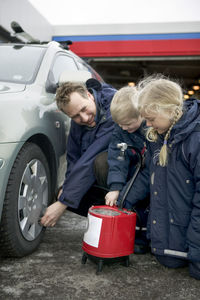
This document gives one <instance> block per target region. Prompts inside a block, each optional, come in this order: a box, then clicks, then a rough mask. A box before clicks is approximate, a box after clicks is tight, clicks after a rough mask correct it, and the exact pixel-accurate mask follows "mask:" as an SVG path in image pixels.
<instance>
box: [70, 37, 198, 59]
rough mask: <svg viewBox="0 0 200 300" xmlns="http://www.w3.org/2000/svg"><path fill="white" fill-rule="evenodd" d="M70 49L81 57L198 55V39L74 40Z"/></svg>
mask: <svg viewBox="0 0 200 300" xmlns="http://www.w3.org/2000/svg"><path fill="white" fill-rule="evenodd" d="M70 49H71V50H72V51H73V52H75V53H76V54H77V55H79V56H82V57H105V56H111V57H115V56H116V57H118V56H172V55H179V56H180V55H186V56H189V55H200V39H189V40H185V39H183V40H147V41H123V42H121V41H119V42H118V41H97V42H74V43H73V44H72V45H71V46H70Z"/></svg>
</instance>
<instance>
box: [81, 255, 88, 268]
mask: <svg viewBox="0 0 200 300" xmlns="http://www.w3.org/2000/svg"><path fill="white" fill-rule="evenodd" d="M86 261H87V255H86V254H85V253H83V256H82V259H81V263H82V264H83V265H85V264H86Z"/></svg>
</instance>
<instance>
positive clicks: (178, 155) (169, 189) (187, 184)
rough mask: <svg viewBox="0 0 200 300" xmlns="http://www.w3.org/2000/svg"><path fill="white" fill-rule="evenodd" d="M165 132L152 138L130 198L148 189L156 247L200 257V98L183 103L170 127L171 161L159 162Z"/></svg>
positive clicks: (157, 250)
mask: <svg viewBox="0 0 200 300" xmlns="http://www.w3.org/2000/svg"><path fill="white" fill-rule="evenodd" d="M162 145H163V138H162V137H160V138H159V140H158V141H157V142H156V143H148V146H147V148H148V151H147V156H146V165H147V167H148V168H145V169H144V170H143V172H141V173H140V174H139V175H138V177H137V179H136V181H135V183H134V185H133V187H132V189H131V191H130V192H129V194H128V196H127V199H126V201H125V207H127V208H129V207H132V206H133V205H135V203H136V202H138V201H139V200H141V199H143V198H144V196H145V195H146V194H147V193H148V192H149V190H150V194H151V199H150V214H149V220H148V237H149V238H150V239H151V247H152V252H154V253H155V254H158V255H170V256H176V257H180V258H185V259H189V260H190V261H196V262H200V101H198V100H195V99H191V100H187V101H186V102H185V103H184V114H183V116H182V117H181V119H180V120H179V121H178V122H177V123H176V124H175V126H174V127H173V129H172V130H171V135H170V138H169V141H168V148H169V151H170V153H169V161H168V165H167V166H166V167H161V166H159V163H158V155H159V151H160V148H161V146H162Z"/></svg>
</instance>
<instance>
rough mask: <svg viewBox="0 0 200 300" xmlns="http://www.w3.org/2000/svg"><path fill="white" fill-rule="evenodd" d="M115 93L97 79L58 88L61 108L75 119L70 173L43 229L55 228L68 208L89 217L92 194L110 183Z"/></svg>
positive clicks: (69, 145) (70, 142) (69, 144)
mask: <svg viewBox="0 0 200 300" xmlns="http://www.w3.org/2000/svg"><path fill="white" fill-rule="evenodd" d="M115 92H116V90H115V89H114V88H112V87H111V86H109V85H107V84H104V83H103V84H101V83H100V82H99V81H97V80H95V79H89V80H87V82H86V84H85V85H84V84H82V83H75V82H67V83H63V84H62V85H61V86H60V87H59V88H58V90H57V94H56V101H57V106H58V108H59V109H61V110H62V111H63V112H64V113H65V114H67V115H68V116H69V117H70V118H71V128H70V133H69V137H68V142H67V172H66V175H65V181H64V184H63V187H62V190H61V192H60V193H59V195H58V200H57V201H56V202H55V203H53V204H52V205H50V206H49V207H48V208H47V210H46V212H45V214H44V216H43V217H42V218H41V224H42V225H43V226H45V227H47V226H54V225H55V224H56V222H57V221H58V219H59V218H60V217H61V215H62V214H63V213H64V211H65V210H66V208H68V209H70V210H72V211H74V212H76V213H78V214H81V215H87V210H88V208H89V206H91V205H92V204H93V203H92V202H94V201H93V200H91V199H90V196H91V194H90V195H89V194H88V191H89V190H90V188H91V187H92V185H93V184H94V183H95V182H96V181H97V183H100V184H101V185H104V182H106V176H107V156H106V154H105V152H106V151H107V149H108V145H109V141H110V138H111V135H112V131H113V128H114V123H113V120H112V118H111V115H110V102H111V100H112V98H113V96H114V94H115ZM94 168H95V169H94ZM102 200H103V199H102ZM102 204H103V203H102Z"/></svg>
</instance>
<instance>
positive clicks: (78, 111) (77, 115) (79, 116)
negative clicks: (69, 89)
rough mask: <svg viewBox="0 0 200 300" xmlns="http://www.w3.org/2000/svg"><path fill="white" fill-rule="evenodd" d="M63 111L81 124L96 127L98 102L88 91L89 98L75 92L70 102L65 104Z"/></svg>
mask: <svg viewBox="0 0 200 300" xmlns="http://www.w3.org/2000/svg"><path fill="white" fill-rule="evenodd" d="M62 111H63V112H64V113H65V114H66V115H68V116H69V117H70V118H71V119H72V120H73V121H74V122H76V123H77V124H79V125H86V126H89V127H94V126H95V125H96V123H95V120H94V119H95V115H96V104H95V100H94V97H93V95H92V94H90V93H89V92H88V98H87V99H86V98H83V97H82V96H81V95H80V94H79V93H77V92H73V93H72V94H71V96H70V102H69V103H68V104H67V105H65V106H64V107H63V109H62Z"/></svg>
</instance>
